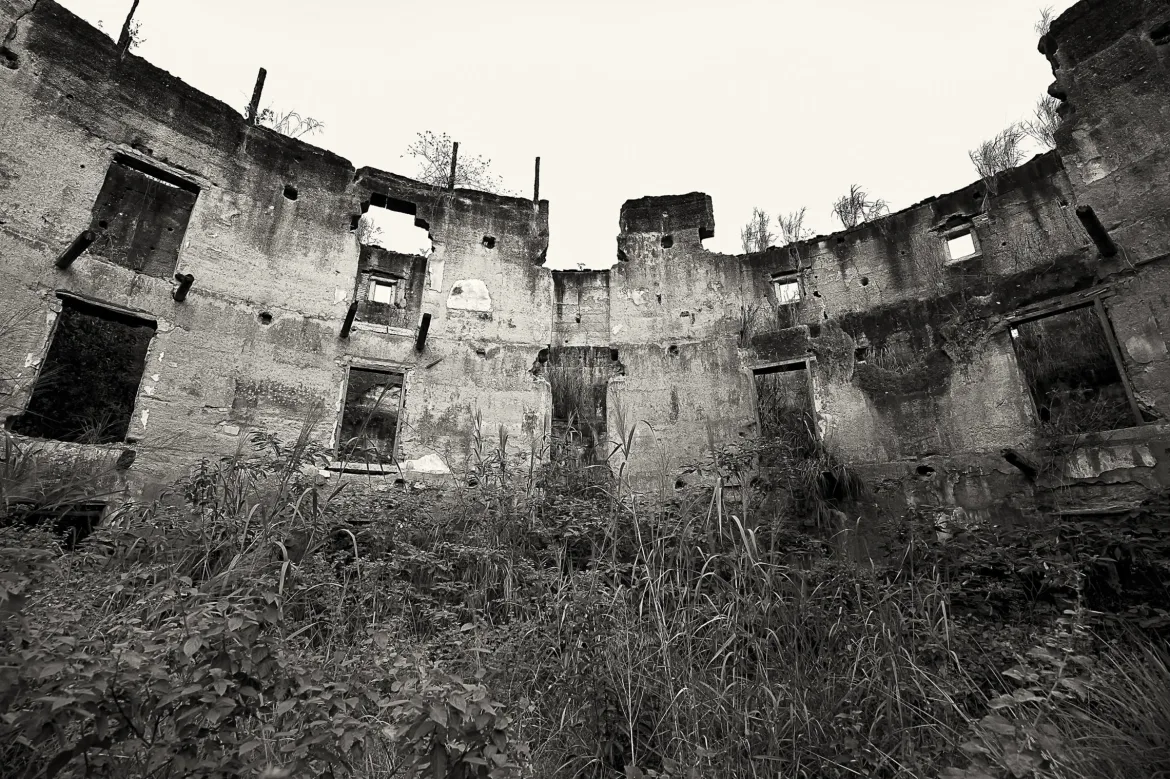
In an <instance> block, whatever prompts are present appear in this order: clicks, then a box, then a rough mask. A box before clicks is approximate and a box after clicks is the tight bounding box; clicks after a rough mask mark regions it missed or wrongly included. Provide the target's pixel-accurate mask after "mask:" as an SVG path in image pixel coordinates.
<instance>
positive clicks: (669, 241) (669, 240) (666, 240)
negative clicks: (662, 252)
mask: <svg viewBox="0 0 1170 779" xmlns="http://www.w3.org/2000/svg"><path fill="white" fill-rule="evenodd" d="M672 246H674V237H673V236H670V235H664V236H662V248H663V249H669V248H670V247H672Z"/></svg>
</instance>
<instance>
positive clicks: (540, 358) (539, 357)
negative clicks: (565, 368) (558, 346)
mask: <svg viewBox="0 0 1170 779" xmlns="http://www.w3.org/2000/svg"><path fill="white" fill-rule="evenodd" d="M536 361H537V362H539V363H541V364H543V363H546V362H548V349H541V350H540V351H539V352H537V353H536Z"/></svg>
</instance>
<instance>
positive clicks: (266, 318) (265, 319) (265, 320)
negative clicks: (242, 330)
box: [258, 311, 272, 325]
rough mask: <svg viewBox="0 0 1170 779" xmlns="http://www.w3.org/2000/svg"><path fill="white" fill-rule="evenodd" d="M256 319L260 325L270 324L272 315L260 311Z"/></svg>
mask: <svg viewBox="0 0 1170 779" xmlns="http://www.w3.org/2000/svg"><path fill="white" fill-rule="evenodd" d="M258 318H259V320H260V324H262V325H270V324H272V314H270V313H268V312H267V311H261V312H260V316H259V317H258Z"/></svg>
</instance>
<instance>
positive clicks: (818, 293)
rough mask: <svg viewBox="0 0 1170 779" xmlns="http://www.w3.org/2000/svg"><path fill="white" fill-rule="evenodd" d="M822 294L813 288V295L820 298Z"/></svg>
mask: <svg viewBox="0 0 1170 779" xmlns="http://www.w3.org/2000/svg"><path fill="white" fill-rule="evenodd" d="M820 296H821V293H820V292H819V291H817V290H813V297H814V298H819V297H820Z"/></svg>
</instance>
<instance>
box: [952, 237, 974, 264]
mask: <svg viewBox="0 0 1170 779" xmlns="http://www.w3.org/2000/svg"><path fill="white" fill-rule="evenodd" d="M976 251H977V249H976V248H975V236H974V235H973V234H972V233H971V231H970V230H965V231H963V232H961V233H955V234H954V235H950V236H947V255H948V257H949V258H950V259H951V260H961V259H963V258H964V257H970V256H971V255H973V254H975V253H976Z"/></svg>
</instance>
